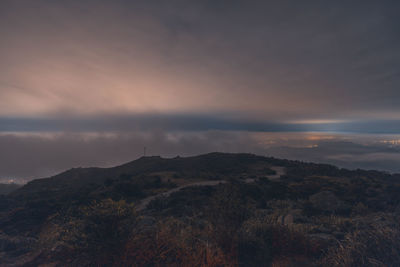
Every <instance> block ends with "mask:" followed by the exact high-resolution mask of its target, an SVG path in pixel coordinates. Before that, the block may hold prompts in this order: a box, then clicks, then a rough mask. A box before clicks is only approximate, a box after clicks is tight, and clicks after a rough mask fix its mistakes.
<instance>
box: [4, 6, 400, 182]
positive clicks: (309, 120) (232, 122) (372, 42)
mask: <svg viewBox="0 0 400 267" xmlns="http://www.w3.org/2000/svg"><path fill="white" fill-rule="evenodd" d="M399 13H400V2H398V1H390V0H384V1H366V0H363V1H330V2H329V3H327V2H323V1H294V0H292V1H286V0H279V1H278V0H277V1H239V0H229V1H228V0H203V1H200V0H198V1H196V0H193V1H188V0H180V1H178V0H169V1H151V0H146V1H145V0H143V1H127V0H113V1H111V0H108V1H105V0H96V1H95V0H80V1H77V0H76V1H75V0H71V1H61V0H56V1H54V0H35V1H30V0H18V1H15V0H2V1H1V2H0V36H1V37H0V40H1V41H0V150H1V151H0V162H1V163H0V177H38V176H39V177H40V176H42V175H49V174H52V173H53V172H55V171H59V170H62V169H63V168H68V167H73V166H76V165H84V166H86V165H91V164H92V165H99V166H106V165H107V164H114V163H120V162H121V161H123V160H128V159H129V158H134V157H137V156H139V154H140V152H138V150H137V147H139V150H140V151H141V150H142V148H140V147H143V146H144V144H145V145H147V146H152V147H154V148H157V149H154V150H153V152H154V153H158V154H162V155H171V154H179V153H181V154H185V153H186V154H196V153H202V152H207V151H212V150H216V149H218V150H224V151H225V150H226V151H236V152H241V151H243V152H245V151H246V150H251V149H250V147H253V145H254V147H253V148H252V149H253V150H251V151H253V152H259V153H261V152H263V153H264V152H265V151H264V150H263V149H264V148H263V149H261V148H260V145H259V143H260V140H259V139H258V138H259V137H257V138H255V137H254V136H255V135H257V134H266V133H271V132H272V133H279V132H286V133H298V135H296V136H294V135H292V134H289V136H290V138H289V139H291V140H297V141H296V142H300V141H299V140H300V139H301V138H299V137H304V135H303V134H300V132H310V131H312V132H329V133H332V132H333V133H336V135H335V138H334V140H335V142H336V141H337V142H342V137H338V135H337V133H339V132H340V133H342V134H343V133H350V132H351V133H353V134H354V133H356V134H358V135H360V134H361V135H372V134H373V135H374V136H375V137H376V136H377V135H381V134H385V135H391V136H390V137H388V136H386V137H385V138H381V137H376V138H367V139H368V140H370V142H369V143H368V146H372V145H373V146H374V147H375V146H377V147H381V148H382V150H383V151H379V152H376V151H374V153H375V154H374V155H377V154H376V153H387V151H386V150H385V149H386V146H387V144H389V143H390V142H394V143H396V140H397V137H393V136H395V135H396V134H400V79H399V74H400V73H399V72H400V51H399V49H398V48H399V47H400V27H398V25H399V23H400V19H399V16H398V14H399ZM270 135H273V138H272V139H274V138H276V135H275V134H270ZM282 135H283V134H282ZM222 136H223V137H222ZM268 138H269V139H268ZM268 138H267V139H268V140H270V139H271V138H270V137H268ZM304 138H305V137H304ZM307 138H308V137H307ZM278 139H279V138H278ZM372 139H373V140H374V141H372ZM227 140H229V142H228V141H227ZM279 140H280V139H279ZM329 140H331V139H329ZM351 140H352V141H351V143H352V144H353V143H354V142H356V141H357V140H359V138H351ZM385 140H386V141H387V142H389V143H385V142H384V141H385ZM347 141H348V140H347ZM347 141H346V142H347ZM381 141H382V142H381ZM331 142H332V140H331ZM371 142H372V143H373V144H372V143H371ZM228 143H229V144H228ZM356 143H357V142H356ZM89 144H90V145H89ZM341 144H343V143H341ZM357 144H358V145H362V146H365V145H366V144H365V143H363V144H361V143H360V142H358V143H357ZM85 145H86V146H85ZM282 145H284V146H287V145H288V144H282ZM307 145H309V144H307ZM348 145H349V144H348ZM127 147H129V149H128V148H127ZM344 147H346V146H344ZM96 149H97V150H99V151H101V153H102V154H104V155H103V157H100V156H96V157H95V156H94V155H96V154H97V153H96V152H93V151H96ZM132 150H134V151H135V152H129V151H132ZM281 151H283V149H279V150H276V151H275V152H274V153H275V154H277V155H280V152H281ZM290 151H291V152H290V153H289V152H288V154H282V156H287V157H289V156H290V155H292V154H293V155H299V153H298V152H295V151H292V150H290ZM324 151H326V150H324ZM368 151H369V150H368ZM265 153H267V152H265ZM304 153H306V152H302V153H300V155H303V154H304ZM326 153H328V152H326ZM390 153H394V155H396V153H397V152H396V151H390ZM289 154H290V155H289ZM345 154H346V153H344V154H343V153H342V154H341V158H340V159H343V158H344V157H345V156H343V155H345ZM35 155H36V156H35ZM77 155H80V156H77ZM307 155H308V154H307ZM368 155H369V154H368ZM379 155H380V154H379ZM392 156H393V155H392V154H391V157H392ZM297 157H298V156H297ZM314 158H316V157H314V156H313V157H312V159H314ZM364 158H365V160H367V159H368V160H369V161H371V160H370V158H369V156H368V157H367V156H365V157H364ZM335 159H336V160H338V157H336V158H335ZM347 161H348V160H347ZM344 162H346V160H344ZM388 162H389V161H388ZM334 163H335V162H334ZM361 165H362V164H361ZM368 166H370V165H368ZM368 166H367V167H368ZM374 166H375V165H373V166H372V167H374ZM379 166H380V165H379ZM379 166H378V167H379ZM362 167H364V165H362ZM380 168H383V169H391V168H387V167H380ZM391 170H392V169H391ZM0 179H1V178H0Z"/></svg>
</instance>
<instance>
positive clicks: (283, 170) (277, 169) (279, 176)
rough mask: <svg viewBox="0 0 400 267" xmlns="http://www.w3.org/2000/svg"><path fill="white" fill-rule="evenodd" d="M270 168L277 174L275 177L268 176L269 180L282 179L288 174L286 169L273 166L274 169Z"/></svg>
mask: <svg viewBox="0 0 400 267" xmlns="http://www.w3.org/2000/svg"><path fill="white" fill-rule="evenodd" d="M270 168H271V169H272V170H274V171H275V172H276V174H274V175H268V176H267V177H268V179H271V180H276V179H279V178H281V176H282V175H285V174H286V169H285V167H279V166H273V167H270Z"/></svg>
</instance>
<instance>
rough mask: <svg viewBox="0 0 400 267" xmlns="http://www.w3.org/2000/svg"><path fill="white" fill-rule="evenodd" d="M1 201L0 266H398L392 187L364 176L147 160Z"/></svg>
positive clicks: (225, 158)
mask: <svg viewBox="0 0 400 267" xmlns="http://www.w3.org/2000/svg"><path fill="white" fill-rule="evenodd" d="M1 200H2V202H1V203H2V204H1V216H0V262H1V266H41V265H42V266H399V265H400V242H399V240H400V228H399V219H400V180H399V177H398V176H396V175H389V174H387V173H382V172H376V171H362V170H357V171H349V170H344V169H339V168H336V167H333V166H329V165H320V164H311V163H302V162H295V161H287V160H278V159H274V158H265V157H259V156H255V155H249V154H222V153H212V154H207V155H202V156H198V157H192V158H179V157H178V158H174V159H162V158H159V157H148V158H141V159H139V160H137V161H134V162H131V163H128V164H125V165H122V166H118V167H115V168H111V169H97V168H90V169H72V170H69V171H67V172H65V173H62V174H60V175H57V176H55V177H52V178H47V179H41V180H36V181H33V182H31V183H29V184H27V185H26V186H24V187H23V188H20V189H18V190H16V191H14V192H13V193H11V194H9V195H7V196H3V197H2V199H1Z"/></svg>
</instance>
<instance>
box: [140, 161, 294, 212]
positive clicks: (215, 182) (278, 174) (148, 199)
mask: <svg viewBox="0 0 400 267" xmlns="http://www.w3.org/2000/svg"><path fill="white" fill-rule="evenodd" d="M271 169H272V170H274V171H275V172H276V174H274V175H268V176H267V177H268V179H271V180H277V179H279V178H280V177H281V175H284V174H285V173H286V171H285V168H284V167H278V166H274V167H271ZM255 180H256V179H246V180H245V182H246V183H253V182H255ZM225 183H227V181H225V180H209V181H202V182H195V183H190V184H185V185H181V186H178V187H176V188H173V189H171V190H168V191H166V192H163V193H159V194H157V195H154V196H149V197H146V198H144V199H142V200H141V201H140V202H139V204H138V205H137V206H136V211H142V210H144V209H146V208H147V206H148V205H149V203H150V202H151V201H153V200H155V199H157V198H159V197H169V196H170V195H171V194H172V193H175V192H178V191H180V190H181V189H183V188H187V187H193V186H216V185H219V184H225Z"/></svg>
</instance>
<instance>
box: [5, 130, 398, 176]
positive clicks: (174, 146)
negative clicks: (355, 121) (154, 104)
mask: <svg viewBox="0 0 400 267" xmlns="http://www.w3.org/2000/svg"><path fill="white" fill-rule="evenodd" d="M399 143H400V137H399V136H388V135H379V136H377V135H342V134H324V133H259V132H229V131H202V132H163V131H159V132H155V131H151V132H144V131H143V132H135V133H101V134H100V133H3V134H0V147H1V148H2V149H1V150H0V182H7V181H10V180H14V181H18V182H25V181H27V180H31V179H33V178H40V177H47V176H51V175H54V174H56V173H58V172H61V171H64V170H67V169H69V168H73V167H89V166H97V167H110V166H114V165H118V164H122V163H125V162H128V161H131V160H135V159H137V158H138V157H141V156H143V149H144V147H146V149H147V155H161V156H163V157H175V156H177V155H180V156H190V155H197V154H202V153H208V152H214V151H219V152H246V153H255V154H259V155H266V156H275V157H279V158H289V159H297V160H304V161H313V162H322V163H331V164H336V165H338V166H341V167H346V168H351V169H354V168H365V169H380V170H386V171H391V172H400V167H399V166H400V150H399V149H398V144H399Z"/></svg>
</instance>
